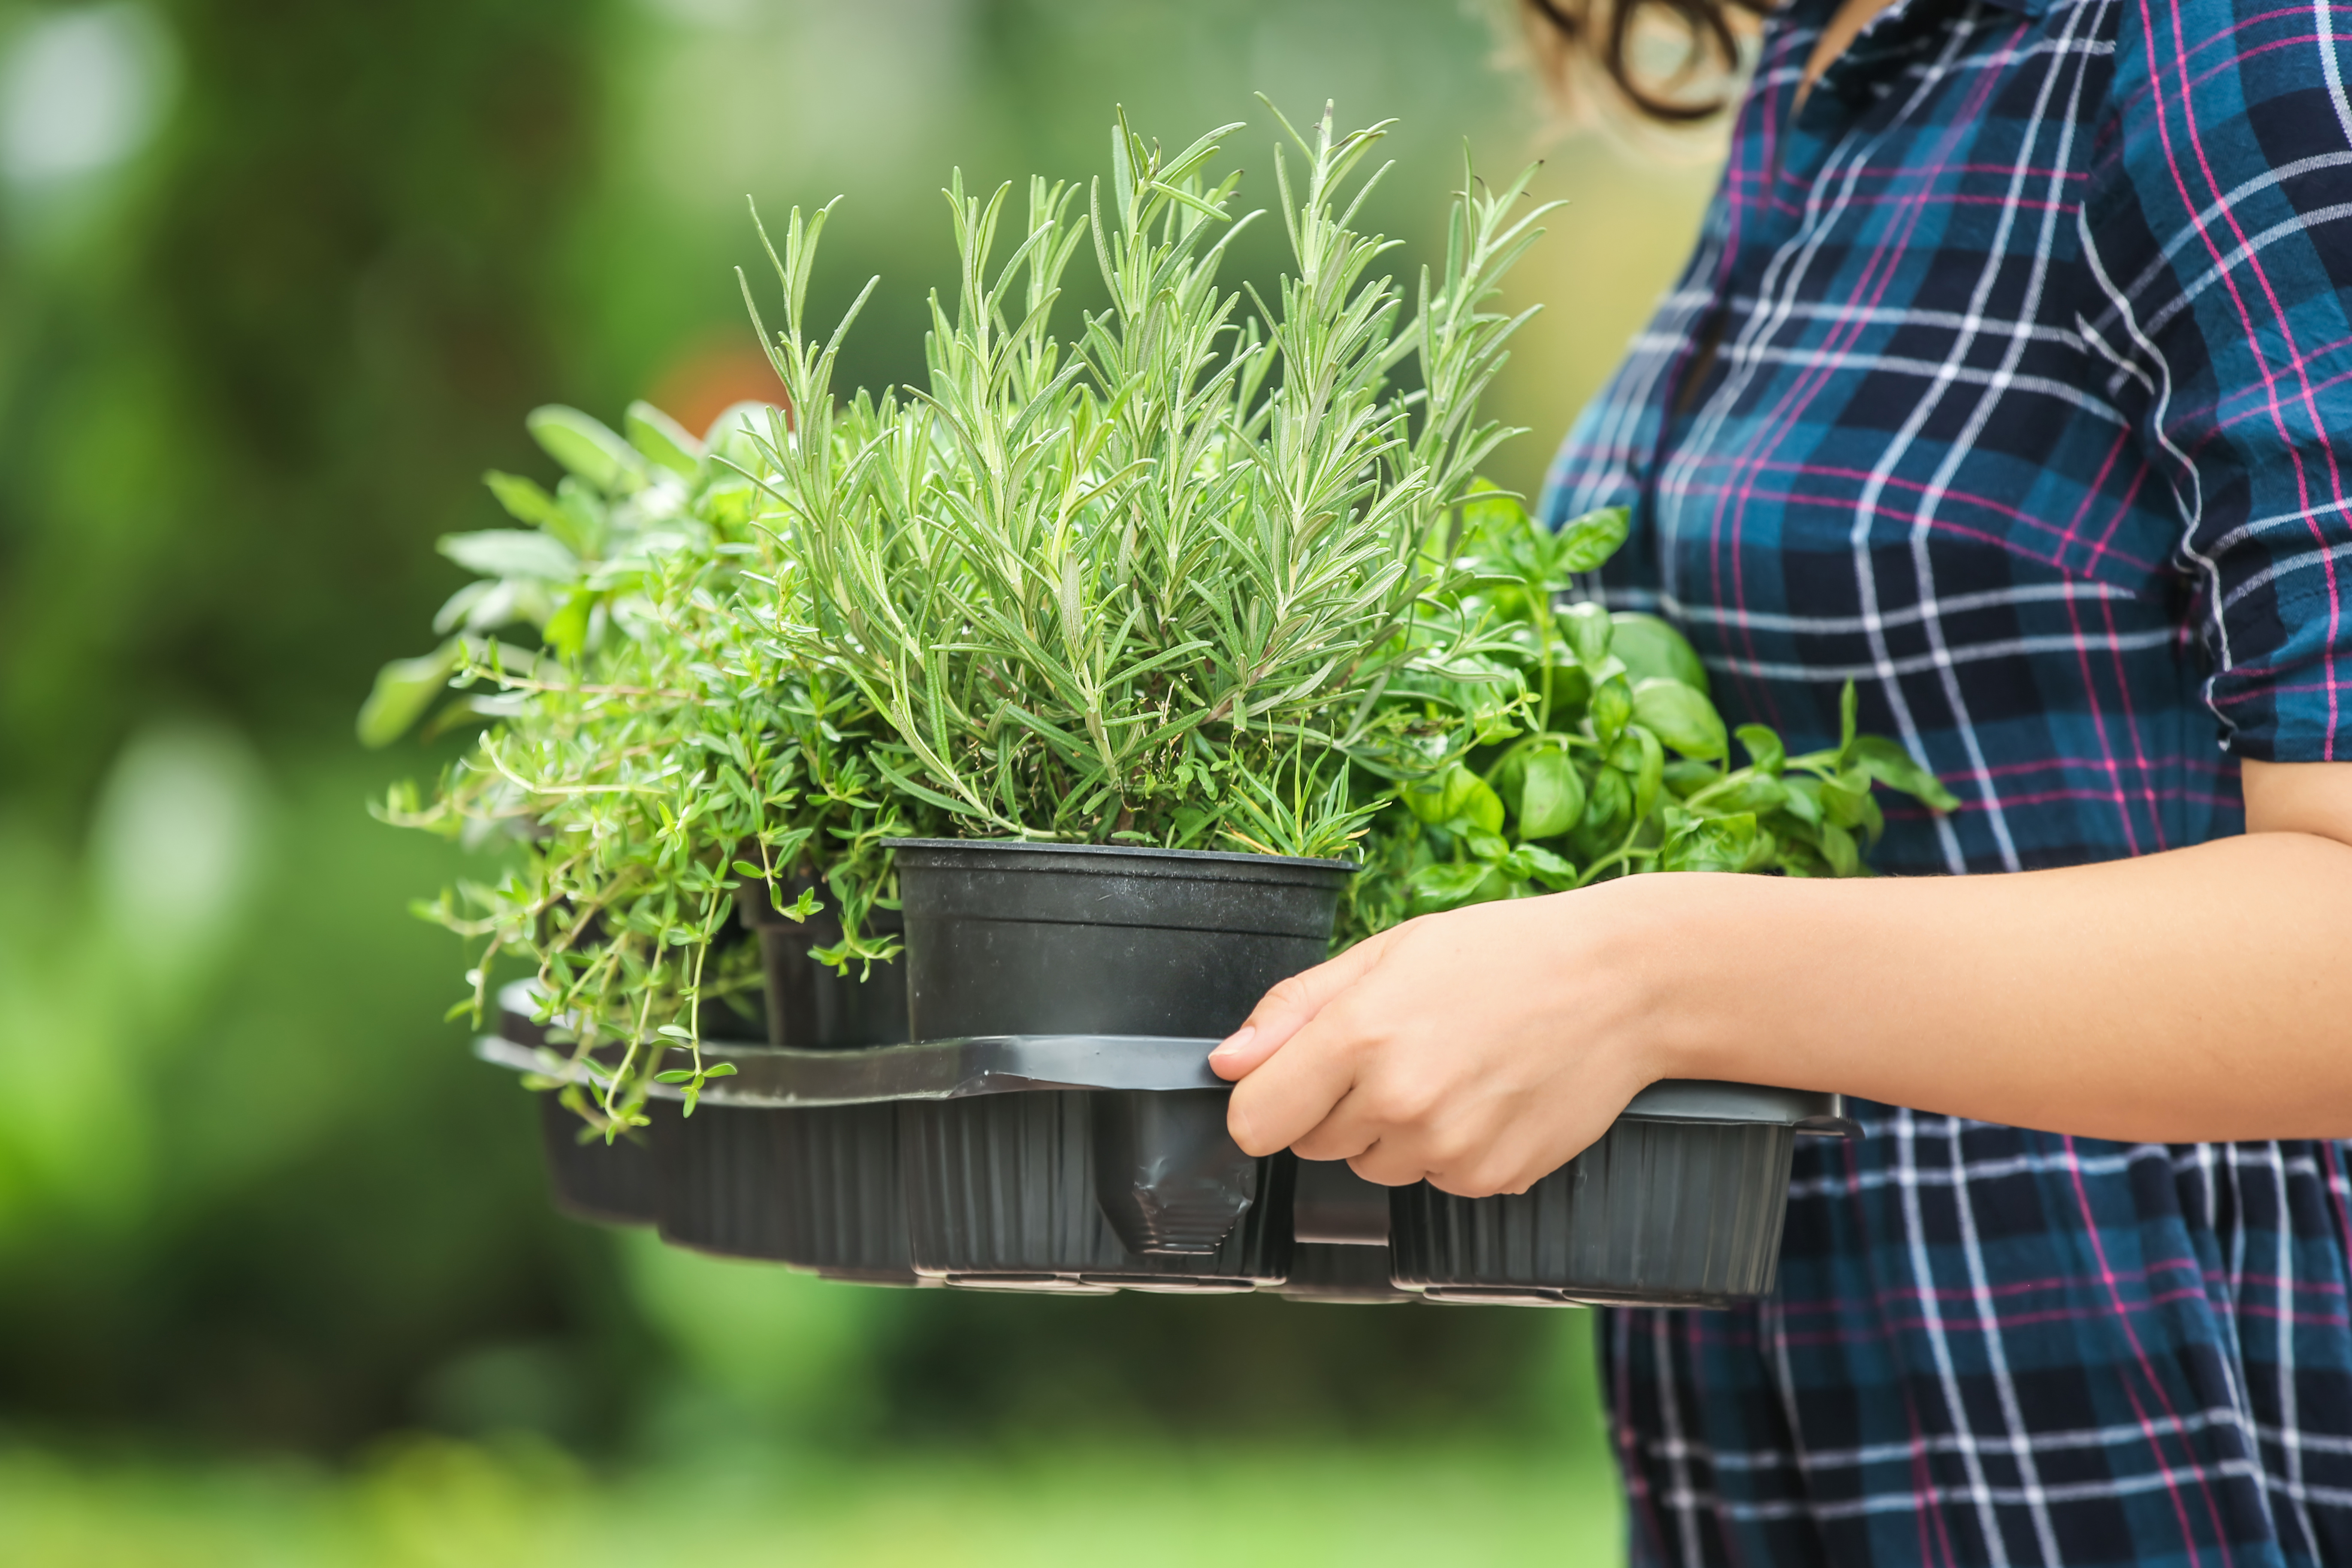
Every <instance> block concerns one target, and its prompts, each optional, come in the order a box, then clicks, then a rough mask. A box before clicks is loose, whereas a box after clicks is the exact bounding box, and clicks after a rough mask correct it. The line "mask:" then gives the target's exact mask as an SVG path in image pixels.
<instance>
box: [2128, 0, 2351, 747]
mask: <svg viewBox="0 0 2352 1568" xmlns="http://www.w3.org/2000/svg"><path fill="white" fill-rule="evenodd" d="M2113 3H2115V4H2117V5H2120V6H2121V12H2122V14H2121V17H2120V19H2119V25H2118V26H2117V29H2116V53H2115V61H2114V76H2113V79H2112V88H2111V91H2110V95H2109V99H2108V106H2109V108H2108V114H2107V116H2106V117H2105V121H2104V122H2103V123H2101V124H2100V125H2099V127H2098V130H2097V135H2098V138H2099V141H2100V142H2101V143H2102V145H2101V146H2100V147H2099V148H2097V149H2096V150H2095V153H2094V156H2093V159H2092V163H2091V171H2090V179H2089V182H2088V184H2087V187H2086V190H2085V193H2084V205H2083V208H2082V220H2081V221H2082V241H2083V245H2084V251H2085V254H2086V257H2087V258H2088V260H2089V261H2090V263H2091V271H2092V276H2093V277H2094V278H2095V280H2096V289H2097V297H2095V298H2093V299H2092V300H2089V301H2087V302H2086V304H2085V307H2084V319H2083V322H2082V325H2083V329H2084V332H2085V335H2086V337H2087V339H2088V341H2089V343H2090V346H2091V349H2092V351H2093V353H2095V354H2096V355H2098V356H2099V357H2100V358H2101V359H2103V360H2104V361H2105V363H2108V364H2110V365H2112V366H2113V372H2112V374H2111V375H2110V377H2109V391H2110V393H2111V395H2113V396H2114V397H2115V398H2116V402H2117V404H2118V405H2119V406H2120V407H2121V408H2122V409H2123V410H2124V411H2125V413H2126V416H2127V417H2129V418H2130V419H2131V420H2132V423H2133V424H2134V426H2135V427H2136V433H2137V437H2138V440H2139V445H2140V447H2141V449H2142V451H2143V453H2144V454H2145V456H2146V458H2147V464H2148V468H2147V477H2146V480H2145V482H2146V483H2147V484H2149V485H2151V486H2154V485H2164V486H2167V487H2168V488H2169V489H2170V491H2171V494H2172V497H2173V500H2174V501H2175V503H2176V504H2177V505H2178V507H2179V512H2180V517H2181V523H2182V527H2181V534H2180V541H2179V556H2178V563H2179V566H2180V568H2181V569H2182V571H2183V572H2184V573H2185V574H2187V575H2188V577H2189V581H2190V583H2191V584H2192V594H2193V598H2192V601H2191V610H2190V615H2189V619H2190V624H2191V626H2192V628H2193V634H2194V635H2195V637H2197V638H2198V639H2199V640H2200V642H2201V643H2202V645H2203V647H2204V652H2205V656H2206V659H2207V663H2208V667H2209V669H2210V675H2209V677H2208V679H2207V680H2206V682H2205V692H2204V695H2205V700H2206V702H2207V704H2208V705H2209V706H2210V708H2211V709H2212V711H2213V713H2214V715H2215V716H2216V717H2217V718H2218V719H2219V720H2220V721H2221V743H2222V744H2223V745H2224V746H2225V747H2227V748H2228V749H2229V750H2231V751H2232V752H2236V753H2237V754H2238V755H2240V756H2242V757H2251V758H2253V759H2255V760H2257V761H2262V762H2283V763H2284V762H2333V761H2340V760H2352V100H2347V89H2346V82H2347V79H2352V36H2347V35H2352V15H2347V14H2343V13H2338V14H2336V16H2333V17H2331V16H2330V15H2329V12H2328V10H2327V8H2326V0H2321V3H2320V4H2319V5H2307V4H2305V5H2293V4H2290V5H2287V6H2286V7H2284V8H2282V7H2280V6H2279V5H2276V4H2275V3H2274V0H2113Z"/></svg>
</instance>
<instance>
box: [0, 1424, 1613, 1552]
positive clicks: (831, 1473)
mask: <svg viewBox="0 0 2352 1568" xmlns="http://www.w3.org/2000/svg"><path fill="white" fill-rule="evenodd" d="M1616 1514H1617V1510H1616V1509H1615V1507H1614V1502H1613V1499H1612V1496H1611V1493H1610V1489H1609V1483H1608V1481H1607V1479H1606V1477H1605V1475H1603V1474H1601V1473H1600V1472H1596V1471H1592V1470H1589V1469H1588V1470H1585V1471H1582V1472H1580V1473H1574V1474H1570V1475H1567V1476H1563V1475H1561V1474H1560V1473H1559V1468H1558V1466H1557V1464H1556V1462H1555V1461H1554V1459H1553V1458H1552V1457H1551V1456H1549V1455H1548V1454H1531V1453H1529V1452H1528V1451H1527V1450H1526V1449H1524V1448H1510V1447H1501V1446H1497V1445H1475V1446H1473V1445H1468V1444H1449V1445H1444V1446H1433V1445H1427V1444H1420V1445H1414V1446H1412V1447H1404V1448H1401V1449H1398V1450H1395V1451H1390V1452H1381V1453H1375V1454H1360V1453H1354V1452H1348V1451H1333V1450H1328V1449H1325V1450H1319V1451H1313V1452H1306V1453H1302V1452H1299V1451H1297V1450H1296V1449H1292V1448H1268V1447H1262V1446H1258V1445H1253V1444H1238V1445H1233V1446H1220V1447H1217V1448H1215V1449H1213V1450H1198V1449H1188V1448H1180V1447H1169V1446H1166V1445H1160V1444H1144V1445H1139V1446H1135V1447H1123V1448H1120V1449H1118V1450H1103V1449H1097V1450H1094V1451H1090V1452H1087V1453H1073V1452H1071V1451H1070V1450H1069V1449H1068V1448H1067V1447H1055V1448H1051V1449H1043V1450H1039V1449H1024V1450H1019V1451H1014V1452H1012V1453H1008V1454H1004V1455H1001V1456H997V1457H994V1458H991V1459H989V1460H987V1461H984V1462H977V1463H976V1462H974V1461H973V1460H972V1459H971V1458H969V1457H965V1456H957V1455H947V1454H940V1453H936V1452H920V1451H919V1452H916V1453H912V1454H909V1455H906V1456H901V1457H898V1458H892V1459H891V1460H889V1461H887V1462H885V1463H882V1464H872V1463H859V1464H856V1465H855V1466H844V1465H843V1464H842V1463H841V1462H840V1461H839V1460H838V1459H833V1458H824V1457H823V1456H818V1455H796V1456H791V1457H789V1458H787V1457H785V1456H780V1455H775V1454H766V1453H753V1454H737V1455H735V1456H733V1457H732V1458H731V1460H730V1461H729V1462H724V1463H719V1464H714V1465H709V1466H706V1467H703V1468H698V1469H697V1470H695V1471H693V1472H690V1473H681V1472H677V1471H663V1470H655V1471H652V1472H650V1473H643V1474H640V1475H638V1476H635V1477H634V1478H632V1479H629V1480H627V1481H625V1482H621V1483H615V1482H614V1481H611V1480H604V1481H602V1482H597V1481H595V1479H594V1478H592V1477H591V1476H589V1475H587V1474H585V1473H583V1471H582V1469H581V1468H580V1467H579V1466H578V1465H576V1464H575V1463H573V1462H572V1461H571V1460H569V1459H568V1458H566V1457H565V1456H564V1455H562V1453H561V1452H558V1451H552V1450H550V1449H548V1448H547V1447H544V1446H541V1445H533V1444H527V1443H505V1444H499V1445H495V1446H489V1447H483V1446H477V1445H471V1444H462V1443H452V1442H448V1441H446V1440H429V1439H428V1440H423V1441H417V1440H409V1441H403V1442H399V1443H395V1444H391V1445H387V1446H386V1447H383V1448H382V1449H380V1450H379V1451H377V1452H376V1453H374V1454H373V1455H372V1456H371V1458H370V1459H369V1460H368V1461H367V1462H366V1463H365V1464H364V1465H363V1466H362V1467H361V1468H360V1469H359V1473H358V1474H357V1475H356V1476H354V1477H352V1478H351V1479H328V1478H326V1477H323V1476H321V1475H320V1474H319V1473H317V1472H316V1471H315V1470H312V1469H310V1468H307V1467H302V1466H299V1465H288V1464H279V1465H276V1466H270V1467H260V1466H244V1467H237V1468H230V1467H226V1466H217V1465H215V1466H209V1467H205V1468H196V1469H190V1468H178V1467H173V1468H161V1467H157V1466H154V1465H152V1464H142V1463H138V1462H125V1461H121V1460H114V1461H110V1462H102V1463H88V1462H85V1463H67V1462H64V1461H61V1460H59V1459H58V1458H54V1457H49V1456H42V1455H36V1454H30V1453H9V1452H6V1451H5V1450H0V1515H5V1517H6V1518H7V1520H8V1521H9V1541H10V1545H11V1548H12V1550H14V1551H15V1552H19V1553H21V1554H22V1560H23V1561H25V1562H28V1563H40V1564H42V1568H118V1565H121V1564H132V1563H135V1564H138V1565H139V1568H278V1565H279V1564H284V1565H286V1568H297V1565H299V1568H475V1565H477V1564H496V1565H497V1568H541V1565H542V1564H543V1565H547V1568H554V1565H556V1564H562V1568H635V1565H636V1564H641V1563H673V1562H691V1563H700V1564H705V1565H707V1568H737V1565H739V1564H741V1565H749V1564H752V1563H761V1564H772V1563H792V1564H794V1565H795V1568H827V1565H831V1564H856V1568H902V1565H904V1568H912V1565H913V1564H918V1563H920V1564H932V1565H949V1568H987V1565H990V1564H996V1563H1024V1564H1025V1563H1090V1562H1109V1563H1119V1564H1121V1565H1122V1568H1176V1565H1178V1564H1191V1563H1223V1564H1230V1565H1232V1568H1251V1565H1255V1564H1265V1565H1268V1568H1275V1565H1280V1568H1291V1565H1293V1564H1297V1563H1348V1564H1350V1565H1351V1568H1388V1565H1391V1564H1394V1565H1396V1568H1422V1565H1423V1564H1427V1563H1578V1564H1593V1563H1608V1562H1611V1561H1613V1560H1615V1559H1616V1557H1617V1555H1618V1544H1617V1536H1618V1532H1619V1528H1620V1527H1619V1525H1618V1522H1617V1517H1616Z"/></svg>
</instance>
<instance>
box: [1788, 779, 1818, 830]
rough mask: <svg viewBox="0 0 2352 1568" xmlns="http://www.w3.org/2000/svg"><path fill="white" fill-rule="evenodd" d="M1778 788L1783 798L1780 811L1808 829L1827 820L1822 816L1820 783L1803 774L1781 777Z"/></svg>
mask: <svg viewBox="0 0 2352 1568" xmlns="http://www.w3.org/2000/svg"><path fill="white" fill-rule="evenodd" d="M1780 788H1781V789H1782V791H1783V792H1784V794H1785V798H1784V799H1782V801H1781V802H1780V809H1781V810H1783V811H1785V812H1787V813H1788V814H1789V815H1790V816H1793V817H1795V818H1796V819H1797V820H1798V821H1800V822H1801V823H1803V824H1805V825H1806V826H1809V827H1819V826H1821V825H1822V823H1823V822H1824V821H1825V820H1827V818H1826V817H1825V816H1823V815H1822V781H1821V780H1819V779H1817V778H1811V777H1809V776H1807V775H1806V774H1803V773H1789V774H1785V775H1783V776H1782V778H1781V780H1780Z"/></svg>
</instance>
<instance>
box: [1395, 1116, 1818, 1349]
mask: <svg viewBox="0 0 2352 1568" xmlns="http://www.w3.org/2000/svg"><path fill="white" fill-rule="evenodd" d="M1854 1131H1855V1129H1854V1126H1853V1122H1851V1121H1847V1120H1846V1118H1845V1115H1844V1108H1843V1103H1842V1102H1841V1100H1839V1098H1838V1097H1837V1096H1835V1095H1831V1094H1814V1093H1809V1092H1806V1091H1802V1090H1796V1089H1763V1088H1759V1087H1756V1086H1754V1085H1749V1084H1732V1083H1712V1082H1703V1081H1697V1080H1676V1081H1669V1082H1664V1083H1657V1084H1653V1085H1651V1086H1650V1087H1649V1088H1648V1089H1644V1090H1643V1091H1642V1092H1641V1093H1640V1094H1638V1095H1636V1096H1635V1097H1634V1099H1633V1103H1632V1104H1631V1105H1629V1106H1627V1107H1626V1109H1625V1111H1624V1114H1622V1116H1620V1117H1619V1118H1618V1119H1617V1121H1614V1122H1613V1123H1612V1124H1611V1126H1610V1129H1609V1131H1607V1132H1605V1133H1603V1134H1602V1135H1601V1139H1600V1140H1599V1142H1595V1143H1594V1144H1593V1145H1592V1146H1591V1148H1589V1149H1587V1150H1585V1151H1584V1152H1583V1153H1581V1154H1579V1155H1578V1156H1577V1157H1576V1158H1575V1159H1573V1160H1571V1161H1570V1162H1569V1163H1567V1164H1566V1165H1564V1166H1562V1167H1561V1168H1560V1169H1559V1170H1558V1171H1555V1172H1554V1173H1551V1174H1550V1175H1549V1176H1546V1177H1545V1178H1544V1179H1543V1180H1541V1181H1539V1182H1538V1183H1537V1184H1535V1185H1534V1186H1532V1187H1530V1188H1528V1191H1527V1192H1525V1193H1522V1194H1507V1195H1503V1196H1497V1197H1487V1198H1464V1197H1455V1196H1454V1195H1453V1194H1448V1193H1442V1192H1439V1191H1438V1190H1437V1189H1436V1188H1434V1187H1432V1186H1430V1185H1429V1184H1427V1183H1425V1182H1423V1183H1416V1184H1413V1185H1412V1186H1409V1187H1397V1188H1394V1189H1392V1190H1391V1194H1390V1199H1389V1201H1390V1246H1391V1254H1392V1265H1393V1268H1394V1270H1395V1274H1394V1278H1395V1280H1396V1283H1397V1284H1398V1285H1399V1286H1400V1287H1402V1288H1403V1289H1409V1290H1414V1291H1418V1292H1419V1293H1421V1295H1422V1296H1423V1299H1424V1300H1431V1301H1459V1302H1499V1303H1506V1304H1515V1305H1522V1306H1573V1305H1603V1304H1609V1305H1627V1306H1646V1307H1729V1306H1735V1305H1737V1304H1738V1303H1740V1302H1743V1301H1752V1300H1758V1299H1759V1298H1760V1297H1764V1296H1768V1295H1769V1294H1771V1291H1772V1287H1773V1283H1774V1280H1775V1279H1776V1277H1777V1276H1778V1274H1779V1271H1780V1228H1781V1225H1782V1222H1783V1221H1784V1220H1785V1218H1786V1217H1787V1215H1788V1207H1789V1168H1790V1162H1791V1160H1792V1159H1793V1158H1794V1156H1795V1152H1796V1141H1797V1138H1798V1137H1799V1136H1800V1135H1801V1134H1805V1133H1816V1134H1832V1135H1844V1136H1851V1135H1852V1134H1853V1132H1854Z"/></svg>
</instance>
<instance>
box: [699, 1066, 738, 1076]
mask: <svg viewBox="0 0 2352 1568" xmlns="http://www.w3.org/2000/svg"><path fill="white" fill-rule="evenodd" d="M735 1071H736V1068H735V1064H734V1063H733V1062H712V1063H711V1064H710V1065H709V1067H706V1068H703V1069H702V1076H703V1077H705V1078H733V1077H734V1076H735Z"/></svg>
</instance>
